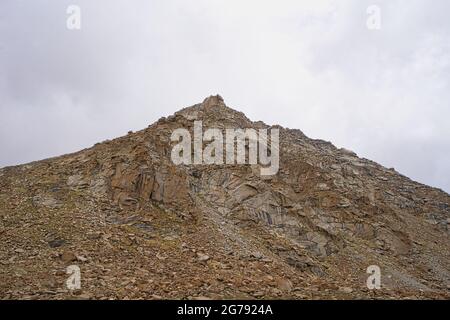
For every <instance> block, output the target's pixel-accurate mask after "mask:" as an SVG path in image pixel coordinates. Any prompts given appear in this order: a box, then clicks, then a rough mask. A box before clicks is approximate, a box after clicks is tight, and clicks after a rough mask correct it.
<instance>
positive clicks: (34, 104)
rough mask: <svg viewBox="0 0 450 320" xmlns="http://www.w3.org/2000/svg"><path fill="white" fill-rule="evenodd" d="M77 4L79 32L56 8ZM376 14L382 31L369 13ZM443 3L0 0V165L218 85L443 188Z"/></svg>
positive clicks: (159, 112) (137, 123)
mask: <svg viewBox="0 0 450 320" xmlns="http://www.w3.org/2000/svg"><path fill="white" fill-rule="evenodd" d="M70 4H75V5H78V6H80V8H81V19H82V20H81V26H82V27H81V30H79V31H70V30H68V29H67V28H66V19H67V17H68V15H67V14H66V9H67V7H68V5H70ZM371 4H376V5H378V6H379V7H380V8H381V30H377V31H374V30H368V28H367V27H366V19H367V17H368V16H367V14H366V9H367V7H368V6H369V5H371ZM449 13H450V2H449V1H447V0H435V1H425V0H420V1H419V0H408V1H406V0H401V1H400V0H397V1H395V0H389V1H376V3H373V2H372V1H362V0H352V1H350V0H349V1H341V0H339V1H298V0H295V1H294V0H292V1H277V2H274V1H261V0H258V1H256V0H255V1H249V0H246V1H231V0H221V1H218V0H195V1H189V2H188V1H181V0H180V1H174V0H170V1H162V0H160V1H144V0H116V1H112V0H96V1H92V0H71V1H63V0H59V1H52V0H33V1H31V0H27V1H20V0H2V1H1V2H0V115H1V117H0V150H1V154H0V166H5V165H12V164H18V163H25V162H28V161H32V160H38V159H41V158H46V157H49V156H55V155H59V154H63V153H67V152H72V151H76V150H78V149H81V148H84V147H89V146H90V145H92V144H93V143H95V142H98V141H102V140H104V139H107V138H114V137H116V136H120V135H123V134H125V133H126V132H127V131H128V130H138V129H141V128H144V127H146V126H147V125H148V124H150V123H152V122H154V121H155V120H157V119H158V118H159V117H161V116H163V115H168V114H171V113H173V112H175V111H176V110H178V109H180V108H182V107H185V106H188V105H192V104H194V103H197V102H200V101H201V100H203V98H204V97H206V96H208V95H210V94H215V93H220V94H221V95H222V96H223V97H224V98H225V101H226V103H227V104H228V105H230V106H232V107H234V108H236V109H239V110H241V111H243V112H245V113H246V114H247V115H248V116H249V117H250V118H251V119H252V120H263V121H265V122H267V123H270V124H275V123H278V124H281V125H283V126H286V127H290V128H299V129H301V130H302V131H303V132H305V134H307V135H308V136H310V137H312V138H320V139H324V140H329V141H331V142H333V143H334V144H335V145H337V146H338V147H346V148H349V149H353V150H354V151H356V152H357V153H358V154H359V155H360V156H363V157H366V158H370V159H372V160H375V161H377V162H380V163H381V164H383V165H385V166H387V167H395V168H396V169H397V170H398V171H399V172H401V173H403V174H405V175H408V176H410V177H411V178H413V179H415V180H418V181H420V182H423V183H426V184H430V185H432V186H437V187H441V188H443V189H444V190H446V191H447V192H448V191H450V179H449V177H450V125H449V117H450V105H449V103H450V90H449V80H450V72H449V71H450V19H448V15H449Z"/></svg>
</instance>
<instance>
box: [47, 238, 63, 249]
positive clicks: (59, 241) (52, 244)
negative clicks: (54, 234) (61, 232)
mask: <svg viewBox="0 0 450 320" xmlns="http://www.w3.org/2000/svg"><path fill="white" fill-rule="evenodd" d="M65 243H66V241H64V240H62V239H56V240H51V241H49V242H48V245H49V246H50V248H58V247H61V246H63V245H64V244H65Z"/></svg>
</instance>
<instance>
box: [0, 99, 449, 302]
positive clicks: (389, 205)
mask: <svg viewBox="0 0 450 320" xmlns="http://www.w3.org/2000/svg"><path fill="white" fill-rule="evenodd" d="M195 120H197V121H202V123H203V126H205V127H210V128H218V129H221V130H225V129H227V128H254V129H274V128H277V129H279V134H280V138H279V141H280V146H279V150H280V166H279V171H278V173H277V174H276V175H273V176H262V175H261V174H260V170H259V169H260V165H259V164H253V165H249V164H243V165H242V164H224V165H206V164H198V165H174V163H173V162H172V161H171V158H170V157H171V149H172V147H173V145H174V142H172V141H171V133H172V132H173V131H174V130H175V129H177V128H186V129H188V130H189V131H190V132H192V131H193V123H194V121H195ZM246 147H247V148H248V145H246ZM449 224H450V196H449V195H448V194H446V193H445V192H443V191H441V190H438V189H434V188H430V187H427V186H424V185H422V184H419V183H417V182H414V181H411V180H410V179H408V178H407V177H404V176H402V175H400V174H399V173H397V172H396V171H395V170H393V169H387V168H384V167H382V166H381V165H379V164H377V163H375V162H372V161H370V160H367V159H362V158H359V157H358V156H357V155H356V154H355V153H354V152H352V151H349V150H346V149H337V148H335V147H334V146H333V145H332V144H331V143H329V142H325V141H321V140H313V139H310V138H308V137H306V136H305V135H304V134H303V133H302V132H301V131H299V130H290V129H285V128H282V127H280V126H269V125H266V124H264V123H262V122H252V121H250V120H249V119H248V118H247V117H246V116H245V115H244V114H243V113H241V112H237V111H235V110H233V109H231V108H228V107H227V106H226V105H225V103H224V100H223V99H222V97H220V96H212V97H209V98H207V99H205V100H204V101H203V103H201V104H197V105H194V106H192V107H188V108H184V109H182V110H180V111H179V112H177V113H175V114H174V115H172V116H169V117H167V118H161V119H160V120H158V121H157V122H156V123H155V124H152V125H150V126H149V127H148V128H146V129H145V130H142V131H139V132H135V133H132V132H130V133H129V134H127V135H126V136H124V137H121V138H118V139H115V140H112V141H105V142H103V143H99V144H96V145H95V146H94V147H92V148H89V149H86V150H82V151H80V152H77V153H74V154H69V155H64V156H61V157H57V158H52V159H47V160H42V161H38V162H34V163H30V164H27V165H22V166H16V167H8V168H3V169H0V240H1V242H2V244H3V245H2V247H1V248H0V297H1V298H6V299H8V298H57V299H59V298H76V297H80V298H93V299H103V298H127V297H128V298H192V297H198V296H202V297H204V296H207V297H211V298H252V297H253V298H287V297H289V298H384V297H396V298H409V297H419V298H449V288H450V271H449V270H450V241H449V235H450V231H449V230H450V225H449ZM71 264H77V265H79V266H80V268H81V276H82V288H81V290H77V291H70V290H68V289H67V288H66V286H65V280H66V279H67V275H66V273H65V270H66V269H65V268H66V267H67V266H68V265H71ZM370 265H378V266H379V267H380V269H381V271H382V288H381V289H380V290H375V291H372V290H369V289H368V288H367V287H366V278H367V276H368V274H367V273H366V269H367V267H368V266H370ZM349 288H350V289H349Z"/></svg>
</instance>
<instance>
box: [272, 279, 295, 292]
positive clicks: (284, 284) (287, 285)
mask: <svg viewBox="0 0 450 320" xmlns="http://www.w3.org/2000/svg"><path fill="white" fill-rule="evenodd" d="M276 284H277V287H278V289H280V290H281V291H284V292H291V291H292V282H291V281H290V280H289V279H283V278H278V279H277V280H276Z"/></svg>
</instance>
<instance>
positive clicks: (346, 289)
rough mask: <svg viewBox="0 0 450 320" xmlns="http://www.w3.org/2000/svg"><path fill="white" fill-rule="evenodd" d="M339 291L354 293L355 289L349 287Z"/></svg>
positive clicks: (341, 288)
mask: <svg viewBox="0 0 450 320" xmlns="http://www.w3.org/2000/svg"><path fill="white" fill-rule="evenodd" d="M339 291H341V292H343V293H352V292H353V289H352V288H349V287H340V288H339Z"/></svg>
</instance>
